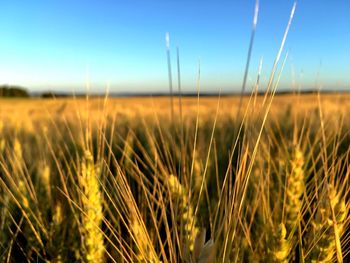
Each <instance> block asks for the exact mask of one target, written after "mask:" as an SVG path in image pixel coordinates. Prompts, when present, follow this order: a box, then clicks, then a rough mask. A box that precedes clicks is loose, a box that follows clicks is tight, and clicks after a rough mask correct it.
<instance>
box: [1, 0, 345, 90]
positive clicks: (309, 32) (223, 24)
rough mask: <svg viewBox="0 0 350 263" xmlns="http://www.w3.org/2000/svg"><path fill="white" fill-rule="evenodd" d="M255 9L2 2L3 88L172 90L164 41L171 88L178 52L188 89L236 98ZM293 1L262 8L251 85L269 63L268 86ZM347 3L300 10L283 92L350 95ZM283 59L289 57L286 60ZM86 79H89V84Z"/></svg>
mask: <svg viewBox="0 0 350 263" xmlns="http://www.w3.org/2000/svg"><path fill="white" fill-rule="evenodd" d="M254 4H255V0H236V1H219V0H218V1H207V0H202V1H188V0H187V1H186V0H171V1H170V0H162V1H161V0H152V1H138V0H133V1H131V0H130V1H116V0H114V1H112V0H108V1H107V0H101V1H87V0H84V1H83V0H60V1H58V0H51V1H35V0H33V1H20V0H1V3H0V10H1V15H0V84H5V83H6V84H18V85H22V86H25V87H28V88H29V89H30V90H31V91H41V90H61V89H65V90H84V86H85V82H86V79H87V78H88V79H89V80H90V83H91V88H92V89H93V90H94V91H103V90H104V89H105V86H106V83H107V82H109V83H110V86H111V90H112V91H114V92H124V91H131V92H134V91H135V92H137V91H142V92H156V91H167V89H168V88H167V64H166V51H165V39H164V36H165V33H166V32H169V33H170V38H171V52H172V53H171V55H172V62H173V71H174V79H175V78H176V74H175V73H176V72H175V67H176V64H175V63H176V60H175V51H176V46H177V45H178V46H179V48H180V56H181V57H180V59H181V68H182V82H183V89H184V90H186V91H194V90H195V89H196V88H195V86H196V79H197V71H198V60H199V59H200V61H201V83H202V84H201V85H202V90H205V91H215V90H218V89H222V90H224V91H228V90H233V91H237V90H239V89H240V87H241V83H242V79H243V74H244V66H245V63H246V56H247V50H248V45H249V38H250V33H251V24H252V17H253V12H254ZM292 6H293V1H292V0H283V1H280V0H260V13H259V19H258V25H257V31H256V37H255V42H254V48H253V53H252V60H251V67H250V71H249V76H248V86H247V88H248V89H249V87H250V86H251V85H252V83H253V82H254V80H255V78H256V74H257V69H258V64H259V60H260V58H261V57H263V58H264V64H263V71H262V73H263V76H262V80H263V83H264V82H266V81H267V79H268V77H269V73H270V71H271V68H272V64H273V61H274V58H275V56H276V53H277V51H278V48H279V45H280V42H281V39H282V36H283V32H284V29H285V27H286V24H287V22H288V18H289V14H290V10H291V8H292ZM349 12H350V1H347V0H337V1H316V0H304V1H299V2H298V6H297V10H296V13H295V17H294V21H293V24H292V27H291V30H290V32H289V36H288V39H287V42H286V45H285V51H287V50H289V51H290V56H289V58H288V60H287V64H286V67H285V69H284V73H283V76H282V79H281V85H280V87H281V88H291V87H292V86H293V84H292V83H296V84H295V85H300V87H302V88H310V87H311V88H312V87H314V85H315V82H316V79H317V75H318V72H319V78H318V80H317V81H318V82H319V83H322V86H323V87H324V88H327V89H340V88H341V89H343V88H350V74H349V72H350V45H349V43H350V15H349ZM283 54H285V52H284V53H283ZM87 76H88V77H87Z"/></svg>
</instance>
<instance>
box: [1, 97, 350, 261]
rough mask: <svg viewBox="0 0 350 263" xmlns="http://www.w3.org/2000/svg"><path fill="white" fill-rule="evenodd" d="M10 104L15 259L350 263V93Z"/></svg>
mask: <svg viewBox="0 0 350 263" xmlns="http://www.w3.org/2000/svg"><path fill="white" fill-rule="evenodd" d="M239 100H240V98H239V97H229V96H222V97H221V98H219V97H192V98H189V97H183V98H181V100H180V99H179V98H178V97H174V98H173V102H174V108H173V117H171V108H170V100H169V98H168V97H145V98H141V97H139V98H137V97H135V98H112V97H111V98H109V97H105V98H104V97H100V98H97V97H91V98H89V97H87V98H58V99H22V100H21V99H7V100H5V99H2V100H0V185H1V187H0V260H1V262H197V263H209V262H349V260H350V257H349V252H350V247H349V242H350V235H349V233H350V232H349V231H348V230H349V222H350V215H349V212H348V211H349V206H350V203H349V183H350V182H349V177H350V175H349V173H350V164H349V161H350V157H349V154H350V147H349V145H350V134H349V132H350V124H349V123H350V122H349V114H350V110H349V109H350V94H347V93H344V94H340V93H337V94H320V95H318V94H308V95H305V94H304V95H300V94H289V95H275V96H273V95H269V94H266V95H265V96H251V97H249V96H247V97H245V98H244V100H243V103H242V105H243V106H242V108H241V109H239V106H238V105H239Z"/></svg>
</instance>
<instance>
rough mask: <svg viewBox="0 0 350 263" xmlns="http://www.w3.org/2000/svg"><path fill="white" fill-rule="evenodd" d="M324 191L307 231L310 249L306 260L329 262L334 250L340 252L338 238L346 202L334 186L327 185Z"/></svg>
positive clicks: (343, 223) (345, 212)
mask: <svg viewBox="0 0 350 263" xmlns="http://www.w3.org/2000/svg"><path fill="white" fill-rule="evenodd" d="M327 189H328V191H327ZM324 192H325V193H324V195H323V196H322V199H321V200H320V201H319V204H318V208H317V211H316V214H315V218H314V220H313V221H312V222H311V231H310V232H309V233H308V234H309V235H308V243H309V244H308V245H309V247H310V248H311V251H310V253H309V255H308V257H307V260H306V262H320V263H324V262H331V261H332V259H333V257H334V255H335V253H336V252H338V254H339V250H340V254H341V247H340V238H341V235H342V234H343V230H344V226H345V220H346V217H347V209H346V204H345V201H344V199H342V198H341V196H340V194H339V193H337V191H336V189H335V187H334V186H332V185H328V186H327V188H326V190H325V191H324ZM333 215H334V217H333ZM338 261H339V259H338Z"/></svg>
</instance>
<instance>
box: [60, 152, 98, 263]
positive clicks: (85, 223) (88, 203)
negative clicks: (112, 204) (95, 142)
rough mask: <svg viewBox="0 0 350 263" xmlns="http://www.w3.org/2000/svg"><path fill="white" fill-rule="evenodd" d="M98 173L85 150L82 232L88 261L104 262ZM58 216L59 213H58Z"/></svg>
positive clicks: (90, 156) (82, 181) (82, 183)
mask: <svg viewBox="0 0 350 263" xmlns="http://www.w3.org/2000/svg"><path fill="white" fill-rule="evenodd" d="M97 176H98V173H97V169H96V167H95V164H94V160H93V157H92V155H91V153H90V152H89V151H86V152H85V156H84V160H83V162H82V171H81V181H80V182H81V186H82V190H83V194H82V197H81V202H82V209H83V211H84V214H85V215H83V217H82V222H81V223H82V224H81V226H82V234H83V242H84V249H85V253H86V256H85V257H86V261H87V262H96V263H98V262H104V244H103V234H102V232H101V230H100V227H101V225H102V220H103V213H102V201H101V193H100V189H99V182H98V178H97ZM57 216H58V215H57Z"/></svg>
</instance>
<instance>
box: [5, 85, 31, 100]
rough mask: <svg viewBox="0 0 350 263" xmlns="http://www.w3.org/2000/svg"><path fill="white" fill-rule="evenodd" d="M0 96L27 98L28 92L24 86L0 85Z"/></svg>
mask: <svg viewBox="0 0 350 263" xmlns="http://www.w3.org/2000/svg"><path fill="white" fill-rule="evenodd" d="M0 97H7V98H27V97H29V93H28V91H27V90H26V89H25V88H22V87H19V86H9V85H3V86H0Z"/></svg>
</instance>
